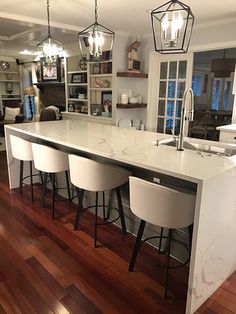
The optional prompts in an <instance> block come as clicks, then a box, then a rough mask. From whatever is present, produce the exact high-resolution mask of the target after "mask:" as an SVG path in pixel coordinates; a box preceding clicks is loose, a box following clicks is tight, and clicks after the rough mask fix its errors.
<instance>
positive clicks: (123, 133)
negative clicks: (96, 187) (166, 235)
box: [6, 120, 236, 183]
mask: <svg viewBox="0 0 236 314" xmlns="http://www.w3.org/2000/svg"><path fill="white" fill-rule="evenodd" d="M6 127H7V128H10V129H12V130H16V131H18V132H21V133H24V134H27V135H31V136H36V137H38V138H41V139H44V140H48V141H52V142H54V143H57V144H61V145H64V146H67V147H71V148H75V149H78V150H80V151H83V152H87V153H91V154H95V155H98V156H102V157H106V158H109V159H111V160H115V161H119V162H122V163H126V164H131V165H133V166H138V167H141V168H144V169H148V170H152V171H155V172H160V173H163V174H167V175H170V176H174V177H177V178H180V179H184V180H188V181H191V182H195V183H199V182H201V181H203V180H206V179H208V178H210V177H212V176H214V175H217V174H219V173H222V172H224V171H226V170H229V169H231V168H233V167H235V165H236V156H232V157H225V156H218V155H210V154H206V153H203V156H204V157H202V155H200V154H199V153H197V152H196V151H193V150H187V149H185V150H184V151H177V150H176V148H175V147H170V146H166V145H161V146H158V147H157V146H155V145H154V144H153V143H154V142H155V141H156V140H157V139H160V138H163V137H168V135H165V134H158V133H154V132H146V131H136V130H133V129H121V128H117V127H115V126H109V125H104V124H97V123H92V122H86V121H82V120H62V121H50V122H49V121H48V122H34V123H22V124H12V125H8V126H6ZM191 141H194V140H193V139H192V140H191ZM202 142H203V143H204V141H202Z"/></svg>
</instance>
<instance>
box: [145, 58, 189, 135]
mask: <svg viewBox="0 0 236 314" xmlns="http://www.w3.org/2000/svg"><path fill="white" fill-rule="evenodd" d="M149 69H150V70H149V84H148V111H147V128H148V130H150V131H154V132H158V133H166V134H171V132H172V130H174V133H175V134H178V133H179V128H180V114H181V106H182V100H183V93H184V90H185V89H186V88H189V87H191V85H192V71H193V53H187V54H173V55H161V54H157V53H154V52H153V53H151V54H150V62H149ZM187 128H188V126H187V123H186V130H185V131H186V132H187Z"/></svg>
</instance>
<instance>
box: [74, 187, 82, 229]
mask: <svg viewBox="0 0 236 314" xmlns="http://www.w3.org/2000/svg"><path fill="white" fill-rule="evenodd" d="M76 191H77V195H78V207H77V212H76V217H75V224H74V230H77V229H78V227H79V221H80V217H81V215H82V212H83V198H84V190H82V189H81V190H79V189H78V188H76Z"/></svg>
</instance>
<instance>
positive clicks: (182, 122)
mask: <svg viewBox="0 0 236 314" xmlns="http://www.w3.org/2000/svg"><path fill="white" fill-rule="evenodd" d="M188 94H189V96H190V108H189V109H188V110H187V108H186V106H187V96H188ZM187 114H188V115H187ZM193 114H194V99H193V90H192V89H191V88H187V89H185V91H184V95H183V102H182V106H181V117H180V131H179V135H178V140H177V150H184V126H185V121H186V120H188V121H193Z"/></svg>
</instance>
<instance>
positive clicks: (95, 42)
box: [88, 31, 104, 57]
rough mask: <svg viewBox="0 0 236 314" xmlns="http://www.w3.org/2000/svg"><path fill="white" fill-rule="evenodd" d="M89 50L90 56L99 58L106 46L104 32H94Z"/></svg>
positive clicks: (89, 40) (91, 35) (90, 36)
mask: <svg viewBox="0 0 236 314" xmlns="http://www.w3.org/2000/svg"><path fill="white" fill-rule="evenodd" d="M88 42H89V50H90V54H91V55H94V56H95V57H98V56H100V55H101V54H102V48H103V45H104V36H103V33H102V32H99V31H94V32H93V33H90V35H89V38H88Z"/></svg>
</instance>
